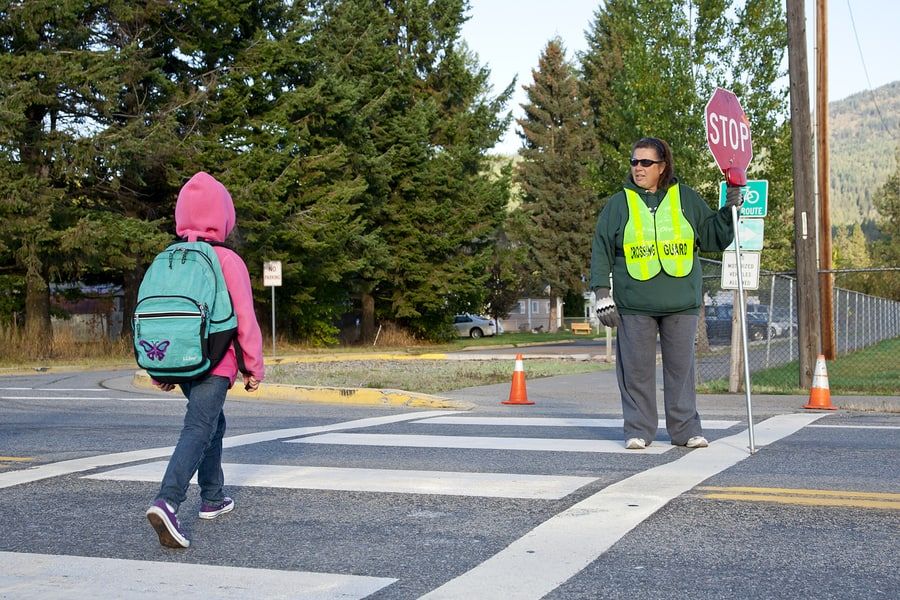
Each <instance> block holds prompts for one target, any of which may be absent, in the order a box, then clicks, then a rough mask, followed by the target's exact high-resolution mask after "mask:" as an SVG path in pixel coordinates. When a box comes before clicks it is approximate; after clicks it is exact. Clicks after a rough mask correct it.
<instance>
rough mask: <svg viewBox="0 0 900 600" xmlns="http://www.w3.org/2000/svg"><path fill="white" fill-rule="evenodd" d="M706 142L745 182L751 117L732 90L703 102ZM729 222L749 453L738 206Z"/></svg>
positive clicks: (735, 179) (726, 169) (730, 180)
mask: <svg viewBox="0 0 900 600" xmlns="http://www.w3.org/2000/svg"><path fill="white" fill-rule="evenodd" d="M706 142H707V144H708V145H709V151H710V152H712V155H713V158H715V160H716V164H717V165H718V166H719V169H721V170H722V174H723V175H725V181H726V183H727V185H730V186H739V187H743V186H745V185H747V167H748V166H749V165H750V159H752V158H753V140H752V138H751V137H750V120H749V119H748V118H747V115H746V114H745V113H744V109H743V107H741V102H740V100H738V97H737V96H735V95H734V92H732V91H730V90H726V89H724V88H716V91H715V92H713V95H712V97H711V98H710V99H709V102H707V103H706ZM731 224H732V227H733V228H734V255H735V263H736V265H737V284H738V295H739V296H740V302H736V304H738V314H739V315H740V320H741V337H742V338H743V339H742V341H743V344H742V347H743V354H744V394H745V396H746V399H747V422H748V424H749V426H748V428H747V432H748V434H749V436H750V454H755V453H756V443H755V441H754V436H753V404H752V402H751V398H750V352H749V349H748V344H747V337H748V336H747V314H746V312H747V307H746V306H745V305H744V271H743V267H742V266H741V237H740V232H739V221H738V209H737V207H736V206H732V207H731Z"/></svg>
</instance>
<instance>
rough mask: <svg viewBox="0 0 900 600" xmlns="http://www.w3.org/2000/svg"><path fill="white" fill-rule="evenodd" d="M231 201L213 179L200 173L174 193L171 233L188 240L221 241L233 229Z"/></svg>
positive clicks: (222, 186) (221, 186) (233, 217)
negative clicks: (176, 194) (175, 198)
mask: <svg viewBox="0 0 900 600" xmlns="http://www.w3.org/2000/svg"><path fill="white" fill-rule="evenodd" d="M234 224H235V216H234V202H232V201H231V194H229V193H228V190H227V189H225V186H224V185H222V184H221V183H220V182H219V181H218V180H217V179H216V178H215V177H213V176H212V175H210V174H209V173H204V172H203V171H200V172H199V173H197V174H196V175H194V176H193V177H191V178H190V180H188V182H187V183H186V184H184V187H182V188H181V191H180V192H178V202H176V203H175V232H176V233H177V234H178V236H179V237H183V238H186V239H187V240H188V241H190V242H193V241H196V240H197V238H203V239H205V240H209V241H214V242H224V241H225V238H226V237H228V234H229V233H231V230H232V229H234Z"/></svg>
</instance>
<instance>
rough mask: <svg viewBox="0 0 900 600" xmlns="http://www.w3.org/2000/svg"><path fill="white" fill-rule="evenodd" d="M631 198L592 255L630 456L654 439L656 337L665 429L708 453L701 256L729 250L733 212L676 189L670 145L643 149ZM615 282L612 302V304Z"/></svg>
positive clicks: (638, 149) (629, 186)
mask: <svg viewBox="0 0 900 600" xmlns="http://www.w3.org/2000/svg"><path fill="white" fill-rule="evenodd" d="M630 162H631V172H630V173H629V176H628V179H627V180H626V181H625V185H624V189H623V190H622V191H620V192H617V193H615V194H613V195H612V196H611V197H610V198H609V199H608V200H607V202H606V205H605V206H604V208H603V210H602V211H601V212H600V216H599V218H598V219H597V227H596V229H595V230H594V240H593V248H592V253H591V287H592V288H593V290H594V293H595V295H596V298H597V316H598V318H599V319H600V322H601V323H602V324H603V325H606V326H607V327H616V328H617V331H616V375H617V379H618V382H619V391H620V393H621V395H622V412H623V416H624V419H625V427H624V434H625V447H626V448H628V449H629V450H643V449H644V448H646V447H647V446H649V445H650V444H651V443H652V442H653V440H654V439H655V438H656V429H657V423H658V416H657V411H656V337H657V334H659V342H660V349H661V351H662V363H663V387H664V392H663V397H664V402H665V411H666V429H667V430H668V433H669V437H670V438H671V440H672V443H673V444H675V445H678V446H687V447H688V448H704V447H706V446H707V445H708V442H707V440H706V438H704V437H703V429H702V427H701V424H700V415H699V414H698V413H697V393H696V389H695V387H694V361H695V355H694V341H695V339H696V337H697V323H698V320H699V318H700V317H699V315H700V304H701V302H702V294H703V291H702V283H703V278H702V270H701V267H700V259H699V257H698V252H699V251H701V250H702V251H705V252H713V251H722V250H724V249H725V248H726V247H727V246H728V245H729V244H730V243H731V241H732V239H733V236H734V232H733V229H732V221H731V207H732V206H738V207H739V206H740V204H741V194H740V188H737V187H729V188H728V190H727V194H726V197H727V204H726V206H725V207H723V208H722V209H720V210H719V211H714V210H713V209H711V208H710V207H709V206H708V205H707V204H706V202H705V201H704V200H703V199H701V198H700V196H698V195H697V192H695V191H694V190H692V189H691V188H689V187H688V186H686V185H684V184H682V183H679V182H678V180H677V179H676V178H675V176H674V163H673V161H672V151H671V150H670V149H669V145H668V144H666V142H664V141H663V140H660V139H657V138H642V139H640V140H638V141H637V142H636V143H635V144H634V147H633V148H632V151H631V161H630ZM610 275H612V297H610Z"/></svg>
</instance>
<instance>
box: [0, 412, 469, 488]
mask: <svg viewBox="0 0 900 600" xmlns="http://www.w3.org/2000/svg"><path fill="white" fill-rule="evenodd" d="M456 412H457V411H454V410H445V411H434V412H430V413H424V412H413V413H401V414H396V415H387V416H383V417H368V418H363V419H354V420H353V421H344V422H341V423H331V424H329V425H317V426H314V427H292V428H288V429H274V430H271V431H260V432H258V433H245V434H242V435H235V436H231V437H226V438H225V439H223V440H222V447H224V448H234V447H237V446H246V445H248V444H258V443H261V442H271V441H274V440H279V439H284V438H289V437H295V436H298V435H311V434H315V433H322V432H324V431H335V430H340V429H356V428H360V427H376V426H379V425H387V424H390V423H399V422H402V421H409V420H412V419H418V418H421V416H422V415H423V414H437V415H452V414H454V413H456ZM174 449H175V447H174V446H167V447H164V448H147V449H145V450H129V451H126V452H117V453H114V454H100V455H97V456H87V457H84V458H74V459H71V460H63V461H60V462H54V463H47V464H45V465H39V466H37V467H34V468H31V469H22V470H18V471H10V472H6V473H0V489H2V488H8V487H12V486H14V485H22V484H23V483H31V482H33V481H40V480H42V479H49V478H51V477H60V476H62V475H69V474H72V473H80V472H82V471H88V470H90V469H97V468H100V467H111V466H114V465H121V464H125V463H130V462H137V461H141V460H150V459H153V458H160V457H163V456H169V455H170V454H171V453H172V451H173V450H174Z"/></svg>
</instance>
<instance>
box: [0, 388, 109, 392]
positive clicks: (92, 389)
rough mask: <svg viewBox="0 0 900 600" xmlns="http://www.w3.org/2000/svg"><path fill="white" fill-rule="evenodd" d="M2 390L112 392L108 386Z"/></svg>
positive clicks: (10, 389) (12, 389) (13, 389)
mask: <svg viewBox="0 0 900 600" xmlns="http://www.w3.org/2000/svg"><path fill="white" fill-rule="evenodd" d="M0 390H9V391H18V392H111V391H112V390H110V389H108V388H40V387H37V388H36V387H0Z"/></svg>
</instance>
